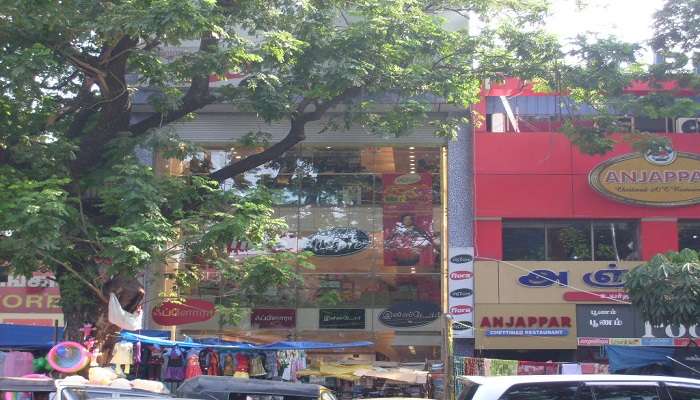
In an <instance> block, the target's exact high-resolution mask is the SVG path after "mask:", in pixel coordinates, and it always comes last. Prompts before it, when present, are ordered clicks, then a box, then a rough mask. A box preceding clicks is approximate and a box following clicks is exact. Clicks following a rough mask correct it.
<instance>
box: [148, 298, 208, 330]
mask: <svg viewBox="0 0 700 400" xmlns="http://www.w3.org/2000/svg"><path fill="white" fill-rule="evenodd" d="M214 313H215V309H214V303H212V302H209V301H206V300H199V299H187V300H185V301H184V302H182V303H170V302H165V303H163V304H161V305H159V306H155V307H153V310H152V311H151V316H152V317H153V321H155V323H157V324H158V325H164V326H172V325H185V324H193V323H196V322H205V321H209V320H210V319H212V317H213V316H214Z"/></svg>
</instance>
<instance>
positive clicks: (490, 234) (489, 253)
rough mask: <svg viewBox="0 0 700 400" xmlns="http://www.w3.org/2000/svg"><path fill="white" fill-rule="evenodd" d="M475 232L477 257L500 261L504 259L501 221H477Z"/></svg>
mask: <svg viewBox="0 0 700 400" xmlns="http://www.w3.org/2000/svg"><path fill="white" fill-rule="evenodd" d="M474 226H475V227H476V229H475V230H474V235H475V239H476V240H475V243H474V248H475V251H476V256H477V257H486V258H493V259H496V260H500V259H502V258H503V235H502V234H501V231H502V230H503V223H502V222H501V220H477V221H475V224H474Z"/></svg>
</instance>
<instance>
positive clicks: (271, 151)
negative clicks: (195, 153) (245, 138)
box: [209, 86, 362, 182]
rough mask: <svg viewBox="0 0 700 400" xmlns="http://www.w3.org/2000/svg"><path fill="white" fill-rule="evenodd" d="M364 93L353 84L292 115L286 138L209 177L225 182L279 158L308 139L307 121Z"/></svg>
mask: <svg viewBox="0 0 700 400" xmlns="http://www.w3.org/2000/svg"><path fill="white" fill-rule="evenodd" d="M361 93H362V87H360V86H353V87H350V88H347V89H345V91H343V92H342V93H341V94H339V95H338V96H336V97H334V98H332V99H331V100H328V101H326V102H323V103H319V104H318V105H317V106H316V108H315V109H314V111H310V112H306V113H301V114H298V116H297V117H292V119H291V127H290V129H289V133H287V136H285V137H284V139H282V140H280V141H279V142H277V143H275V144H274V145H272V146H271V147H268V148H267V149H265V150H263V151H262V152H260V153H256V154H253V155H251V156H248V157H246V158H244V159H243V160H241V161H238V162H236V163H233V164H229V165H227V166H225V167H223V168H221V169H219V170H218V171H214V172H212V173H211V174H210V175H209V177H210V178H211V179H214V180H217V181H219V182H223V181H225V180H226V179H229V178H232V177H234V176H236V175H238V174H240V173H243V172H245V171H248V170H250V169H253V168H255V167H259V166H261V165H263V164H265V163H267V162H270V161H272V160H274V159H277V158H279V157H280V156H282V154H284V152H286V151H287V150H289V149H291V148H292V147H294V146H295V145H297V144H298V143H300V142H302V141H303V140H304V139H306V132H305V127H306V123H307V122H311V121H317V120H319V119H321V117H323V115H324V114H325V113H326V112H327V111H328V110H330V109H331V108H333V107H335V106H336V105H338V104H340V103H341V102H343V101H345V100H348V99H351V98H353V97H356V96H359V95H360V94H361ZM309 103H313V100H309V99H303V100H302V101H301V102H300V104H299V106H298V107H297V109H302V110H303V109H305V108H306V107H307V106H308V104H309Z"/></svg>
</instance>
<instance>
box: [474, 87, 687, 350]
mask: <svg viewBox="0 0 700 400" xmlns="http://www.w3.org/2000/svg"><path fill="white" fill-rule="evenodd" d="M647 90H648V88H646V87H645V86H644V85H641V84H636V85H634V86H633V87H632V88H631V91H632V92H634V93H639V94H644V92H645V91H647ZM483 95H484V97H483V101H482V103H481V104H480V105H479V106H478V107H477V111H479V112H480V113H482V114H484V115H485V117H486V123H484V124H482V126H480V127H477V128H475V132H474V146H473V148H474V188H473V189H474V217H475V230H474V231H475V234H474V245H475V253H476V257H475V259H476V263H475V300H476V307H475V309H476V311H475V312H476V315H475V319H474V321H475V337H476V342H475V349H476V350H477V352H479V351H481V352H482V354H486V355H490V356H495V357H503V358H518V359H526V360H527V359H538V358H539V359H543V360H553V359H558V360H560V361H575V360H578V361H601V360H600V357H599V356H600V351H599V350H598V347H599V346H602V345H605V344H628V345H639V346H643V345H646V346H652V345H655V346H658V345H660V346H680V345H687V344H688V342H689V341H690V340H694V341H698V333H700V329H698V326H697V325H695V326H691V327H683V326H676V327H651V326H649V325H648V324H646V323H645V322H644V321H642V320H641V319H640V318H641V317H640V316H639V314H638V312H637V311H636V310H634V308H633V307H632V306H631V305H630V304H629V301H628V298H627V296H626V294H625V293H624V289H623V277H624V273H626V271H628V270H629V269H631V268H633V267H634V266H636V265H639V264H640V263H642V262H643V261H644V260H649V259H650V258H652V257H653V256H654V255H655V254H657V253H662V252H667V251H670V250H679V248H681V247H691V248H695V249H698V248H700V135H699V134H697V133H676V132H674V131H675V127H676V126H677V123H676V122H677V121H675V120H670V119H668V120H666V119H664V120H649V119H644V118H639V120H638V123H639V124H644V126H645V127H646V126H649V127H651V129H650V130H652V131H655V132H657V133H658V134H660V135H664V136H666V137H668V138H669V139H670V141H671V143H672V149H665V150H664V152H670V153H672V154H671V155H672V156H673V157H674V158H673V160H671V159H669V160H670V163H669V162H668V161H669V160H666V161H665V164H664V163H663V162H661V163H659V164H664V165H658V166H657V165H652V164H653V163H652V161H650V158H649V156H647V157H646V158H645V156H644V155H640V154H639V153H636V152H635V150H633V149H632V147H631V145H630V144H629V143H627V142H625V140H624V138H623V135H622V134H620V135H617V136H615V138H616V139H617V140H618V143H617V144H616V145H615V147H614V149H613V150H612V151H611V152H609V153H607V154H604V155H587V154H584V153H582V152H581V151H580V150H579V149H578V148H577V147H576V146H574V145H573V144H572V143H571V142H570V141H569V140H568V139H567V138H566V137H565V136H564V135H563V134H562V133H559V132H556V130H557V129H558V123H557V120H558V119H557V115H556V113H557V109H558V107H561V104H562V102H565V101H567V99H566V98H565V97H558V96H552V95H550V94H538V93H533V92H532V91H531V90H529V89H528V88H527V87H523V86H522V85H521V84H520V82H517V81H515V80H508V81H507V82H506V83H505V84H503V85H499V86H493V87H491V88H489V89H488V90H484V93H483ZM683 95H688V94H687V93H685V94H683ZM499 113H500V114H501V115H494V114H499ZM632 123H634V122H632ZM666 155H668V154H665V153H664V156H666ZM675 157H677V158H675ZM652 158H653V157H652ZM645 159H646V160H647V161H645ZM625 160H628V161H625ZM623 161H624V162H626V163H627V164H624V163H623ZM647 162H648V163H649V165H648V166H649V168H651V169H650V171H651V170H653V169H654V168H657V167H658V168H660V169H659V171H658V172H655V174H659V175H658V176H657V175H655V176H654V179H657V178H659V179H662V180H663V179H664V177H665V176H667V177H668V178H669V179H671V180H673V179H675V178H677V176H676V175H674V174H675V172H668V175H664V173H665V172H664V171H665V170H664V169H666V170H668V169H669V168H671V169H672V168H674V166H675V167H676V169H678V168H681V170H682V171H683V172H682V176H683V178H684V179H683V180H682V182H681V181H679V182H680V183H679V185H680V186H677V187H676V186H673V185H670V184H669V185H666V184H665V183H664V184H659V185H652V186H654V187H655V188H654V189H650V190H651V191H656V192H657V193H652V194H650V193H646V194H642V195H640V194H639V193H635V192H634V190H635V189H634V188H635V186H634V185H631V186H630V187H632V189H630V188H628V187H627V186H625V185H624V184H621V185H616V184H612V185H608V186H607V187H610V188H612V189H611V190H613V191H614V190H620V191H621V192H620V193H621V195H616V194H612V195H611V194H610V193H608V194H605V193H602V192H605V190H601V189H600V187H598V189H596V187H595V185H594V184H592V181H596V179H593V178H592V176H597V175H596V174H598V173H602V174H603V175H601V176H602V177H603V178H606V177H607V179H608V180H610V181H612V182H613V183H614V182H615V177H616V176H619V175H615V173H617V172H614V173H611V172H610V171H612V170H614V168H617V167H616V165H623V164H624V165H632V166H633V167H632V169H634V168H637V167H640V166H641V167H640V168H646V167H645V166H647ZM688 168H689V169H688ZM686 169H687V170H688V171H686ZM601 171H602V172H601ZM694 171H697V172H698V173H697V178H698V179H690V178H691V176H692V173H693V172H694ZM623 172H624V173H625V174H626V175H625V176H624V178H625V182H627V181H631V180H632V179H633V178H634V179H642V178H641V175H639V177H638V176H637V175H635V174H637V173H639V174H641V173H642V172H641V170H640V169H637V170H634V171H631V170H629V169H628V170H625V171H623ZM686 172H688V175H687V176H686ZM605 174H609V175H605ZM644 177H645V178H644V179H646V178H647V176H646V175H644ZM686 178H687V179H686ZM598 186H600V184H598ZM603 186H605V185H603ZM681 186H682V187H681ZM627 190H629V193H628V192H627ZM644 190H647V189H644ZM626 196H629V197H630V199H626V198H625V197H626ZM635 196H637V197H639V196H642V197H643V196H651V197H653V200H654V201H657V200H658V202H654V201H644V200H642V201H638V199H637V200H635ZM679 196H680V197H683V199H681V200H679V201H677V200H678V199H677V198H679ZM674 201H675V202H676V203H677V204H678V205H674V204H673V203H674ZM681 203H682V204H681ZM545 317H546V318H547V320H566V321H571V323H569V324H567V326H557V327H554V328H555V329H550V328H552V327H546V328H547V329H545V327H539V326H532V327H529V326H526V327H508V326H505V325H504V326H498V327H495V328H497V329H494V326H493V324H492V321H501V320H503V321H508V320H522V321H540V320H545ZM524 350H527V353H523V351H524Z"/></svg>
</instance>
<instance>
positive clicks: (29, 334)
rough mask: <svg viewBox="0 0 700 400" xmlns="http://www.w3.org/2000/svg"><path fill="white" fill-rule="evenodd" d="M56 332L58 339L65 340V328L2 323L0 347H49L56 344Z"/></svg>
mask: <svg viewBox="0 0 700 400" xmlns="http://www.w3.org/2000/svg"><path fill="white" fill-rule="evenodd" d="M57 330H58V331H57ZM56 334H57V338H58V340H63V328H54V327H51V326H31V325H12V324H0V348H2V349H16V350H29V349H49V348H51V347H52V346H53V345H54V344H55V343H54V336H55V335H56Z"/></svg>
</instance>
